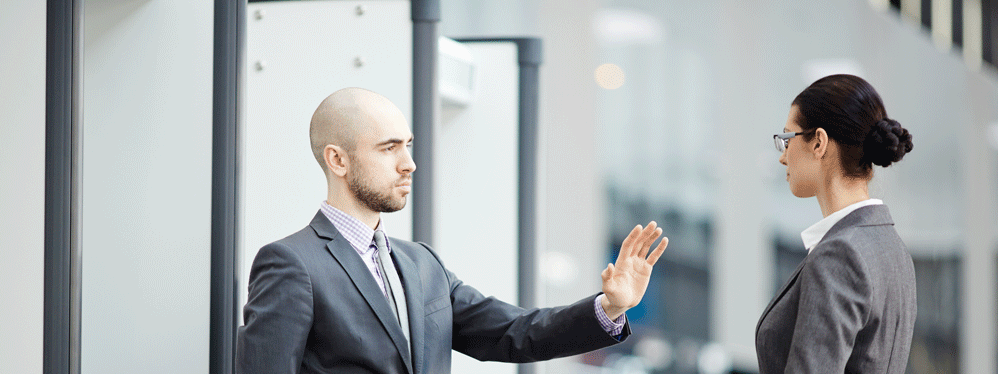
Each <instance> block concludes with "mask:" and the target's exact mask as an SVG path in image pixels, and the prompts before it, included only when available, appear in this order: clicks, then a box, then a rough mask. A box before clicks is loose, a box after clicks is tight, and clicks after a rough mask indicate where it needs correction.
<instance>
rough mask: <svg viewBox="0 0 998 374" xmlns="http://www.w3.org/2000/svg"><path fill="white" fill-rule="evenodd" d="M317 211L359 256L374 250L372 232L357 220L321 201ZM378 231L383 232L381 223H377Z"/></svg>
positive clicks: (383, 228) (383, 226)
mask: <svg viewBox="0 0 998 374" xmlns="http://www.w3.org/2000/svg"><path fill="white" fill-rule="evenodd" d="M319 210H320V211H322V214H323V215H325V216H326V218H327V219H329V222H332V223H333V226H335V227H336V230H337V231H339V232H340V235H342V236H343V238H344V239H346V240H347V242H348V243H350V246H351V247H353V249H354V250H355V251H357V253H358V254H360V255H362V256H363V255H365V254H367V253H368V252H370V251H372V250H374V249H375V247H374V230H371V228H370V227H368V226H367V225H365V224H364V223H363V222H361V221H360V220H359V219H357V218H355V217H353V216H351V215H349V214H346V213H344V212H343V211H342V210H339V209H336V208H334V207H333V206H332V205H329V203H327V202H325V201H323V202H322V204H320V205H319ZM377 229H378V230H382V231H384V230H385V225H384V223H383V222H382V221H378V227H377ZM385 235H386V236H387V235H388V233H387V232H386V233H385ZM390 248H391V247H390V246H389V252H391V249H390Z"/></svg>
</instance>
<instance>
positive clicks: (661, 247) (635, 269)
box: [600, 221, 669, 319]
mask: <svg viewBox="0 0 998 374" xmlns="http://www.w3.org/2000/svg"><path fill="white" fill-rule="evenodd" d="M657 226H658V225H657V224H656V223H655V221H652V222H649V223H648V227H645V228H643V229H642V228H641V225H637V226H635V227H634V229H633V230H631V233H630V234H628V235H627V238H625V239H624V243H623V244H621V246H620V254H619V255H618V256H617V262H616V264H608V265H607V266H606V269H605V270H603V273H602V274H600V275H601V276H602V277H603V294H605V295H606V296H605V297H604V298H603V302H602V306H603V311H605V312H606V315H607V316H608V317H610V319H617V317H619V316H620V315H621V314H624V312H626V311H627V310H628V309H630V308H633V307H634V306H636V305H638V303H639V302H641V298H642V297H643V296H644V295H645V290H647V289H648V281H649V280H650V279H651V271H652V267H653V266H654V265H655V262H657V261H658V258H659V257H661V256H662V253H663V252H665V247H666V246H668V245H669V238H662V241H661V242H660V243H659V244H658V246H657V247H655V250H654V251H652V252H651V254H650V255H649V254H648V250H649V249H650V248H651V245H652V243H654V242H655V239H658V237H659V236H662V229H660V228H658V227H657Z"/></svg>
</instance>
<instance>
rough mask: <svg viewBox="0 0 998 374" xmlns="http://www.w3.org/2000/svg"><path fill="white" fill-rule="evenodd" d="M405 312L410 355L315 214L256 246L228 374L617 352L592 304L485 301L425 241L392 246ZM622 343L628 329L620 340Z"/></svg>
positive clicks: (431, 367) (342, 244)
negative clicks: (461, 357)
mask: <svg viewBox="0 0 998 374" xmlns="http://www.w3.org/2000/svg"><path fill="white" fill-rule="evenodd" d="M390 240H391V245H392V259H393V261H394V262H395V264H396V267H397V268H398V271H399V276H400V277H401V278H402V285H403V288H404V289H405V298H406V302H407V304H408V312H409V330H410V337H411V352H412V353H411V354H410V350H409V348H407V347H406V344H407V342H406V341H405V336H404V335H403V333H402V328H401V327H400V326H399V323H398V321H397V320H396V319H395V316H394V314H393V313H392V310H391V307H390V306H389V304H388V300H387V298H385V296H384V294H382V293H381V290H380V289H379V288H378V285H377V283H376V282H375V280H374V277H373V276H372V275H371V272H370V271H369V270H368V269H367V267H366V266H365V265H364V262H363V260H361V258H360V256H358V255H357V252H356V251H355V250H354V249H353V247H351V246H350V243H348V242H347V241H346V239H344V238H343V237H342V236H341V235H340V234H339V232H338V231H337V230H336V228H335V227H334V226H333V224H332V223H330V222H329V220H328V219H326V217H325V216H324V215H323V214H322V212H319V213H317V214H316V215H315V218H313V219H312V222H311V224H310V225H309V226H308V227H305V228H304V229H302V230H301V231H298V232H297V233H294V234H292V235H290V236H288V237H286V238H284V239H281V240H278V241H276V242H274V243H271V244H268V245H266V246H264V247H263V248H262V249H260V252H259V253H258V254H257V255H256V258H255V259H254V261H253V267H252V270H251V271H250V284H249V299H248V301H247V303H246V306H245V308H244V309H243V314H244V320H245V326H242V327H240V328H239V331H238V338H237V343H236V372H237V373H244V374H251V373H267V374H275V373H337V374H346V373H385V374H389V373H391V374H394V373H408V374H423V373H426V374H441V373H449V372H450V358H451V349H454V350H457V351H459V352H462V353H464V354H467V355H469V356H471V357H474V358H476V359H479V360H491V361H506V362H530V361H536V360H545V359H550V358H555V357H562V356H570V355H575V354H579V353H583V352H587V351H591V350H595V349H598V348H602V347H606V346H609V345H612V344H616V343H617V342H618V341H617V340H616V339H614V338H613V337H611V336H610V335H609V334H607V333H606V332H605V331H604V330H603V328H602V327H601V326H600V323H599V321H598V320H597V319H596V315H595V312H594V307H593V303H594V298H593V297H590V298H586V299H584V300H582V301H580V302H578V303H575V304H573V305H570V306H564V307H558V308H546V309H531V310H524V309H521V308H519V307H516V306H513V305H509V304H506V303H503V302H501V301H499V300H496V299H494V298H491V297H488V298H486V297H484V296H482V294H481V293H479V292H478V291H477V290H475V289H474V288H472V287H471V286H468V285H465V284H464V283H462V282H461V281H460V280H458V279H457V278H456V277H455V276H454V274H452V273H451V272H450V271H448V270H447V269H446V268H444V266H443V264H442V263H441V262H440V259H439V258H438V257H437V255H436V254H435V253H434V252H433V251H432V250H430V248H429V247H428V246H426V245H425V244H422V243H412V242H408V241H404V240H400V239H394V238H392V239H390ZM629 334H630V330H629V327H627V326H625V329H624V334H623V336H625V337H626V336H627V335H629Z"/></svg>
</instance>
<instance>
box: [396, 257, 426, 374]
mask: <svg viewBox="0 0 998 374" xmlns="http://www.w3.org/2000/svg"><path fill="white" fill-rule="evenodd" d="M389 240H391V243H392V259H393V260H394V261H395V266H396V267H397V268H398V270H399V275H400V276H401V278H402V288H404V289H405V301H406V306H407V307H408V309H409V310H408V312H409V339H411V340H412V341H411V342H409V343H410V345H409V346H410V347H412V364H411V368H412V370H415V371H413V373H415V374H421V373H422V372H423V360H424V352H423V336H424V328H425V326H424V325H423V324H424V322H425V318H423V317H424V313H423V287H422V284H423V282H422V280H421V279H420V278H419V271H418V270H417V269H416V264H415V263H413V262H412V259H411V258H410V257H409V255H408V254H406V252H407V251H408V250H409V248H407V246H404V245H403V244H402V243H403V241H401V240H397V239H389Z"/></svg>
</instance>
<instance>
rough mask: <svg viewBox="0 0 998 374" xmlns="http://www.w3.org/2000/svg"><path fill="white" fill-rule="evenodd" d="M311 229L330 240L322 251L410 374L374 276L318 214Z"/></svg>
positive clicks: (396, 326)
mask: <svg viewBox="0 0 998 374" xmlns="http://www.w3.org/2000/svg"><path fill="white" fill-rule="evenodd" d="M311 226H312V229H313V230H315V232H316V234H318V235H319V236H320V237H322V238H324V239H329V240H330V241H329V243H326V249H327V250H329V253H330V254H331V255H332V256H333V258H334V259H335V260H336V262H338V263H339V264H340V266H342V267H343V270H344V271H346V273H347V275H348V276H349V277H350V281H351V282H353V284H354V287H356V288H357V291H358V292H360V294H361V295H362V296H364V300H366V301H367V304H368V305H369V306H370V307H371V309H372V310H374V314H375V315H376V316H377V317H378V320H379V321H381V325H382V326H384V328H385V331H386V332H387V333H388V336H389V337H391V339H392V342H394V343H395V348H396V349H398V350H399V354H400V355H401V356H402V360H403V361H404V362H405V364H406V368H407V369H408V370H409V373H413V371H412V359H411V358H410V357H409V349H407V348H406V346H405V345H406V341H405V335H403V334H402V328H401V327H400V326H399V323H398V320H397V319H396V318H395V313H393V312H392V309H391V306H390V305H388V299H387V298H386V297H385V294H384V293H382V292H381V288H380V287H378V283H377V282H376V281H375V280H374V276H372V275H371V271H370V270H368V269H367V265H365V264H364V260H362V259H361V258H360V256H359V255H358V254H357V251H356V250H354V249H353V246H351V245H350V243H349V242H347V240H346V239H344V238H343V236H341V235H340V234H339V232H338V231H337V230H336V228H335V227H334V226H333V224H332V223H331V222H329V220H328V219H326V216H325V215H323V214H322V212H321V211H320V212H319V213H317V214H316V216H315V218H313V219H312V223H311ZM406 288H408V287H406ZM406 300H409V298H408V297H407V298H406ZM410 309H411V307H410ZM410 319H411V318H410Z"/></svg>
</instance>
